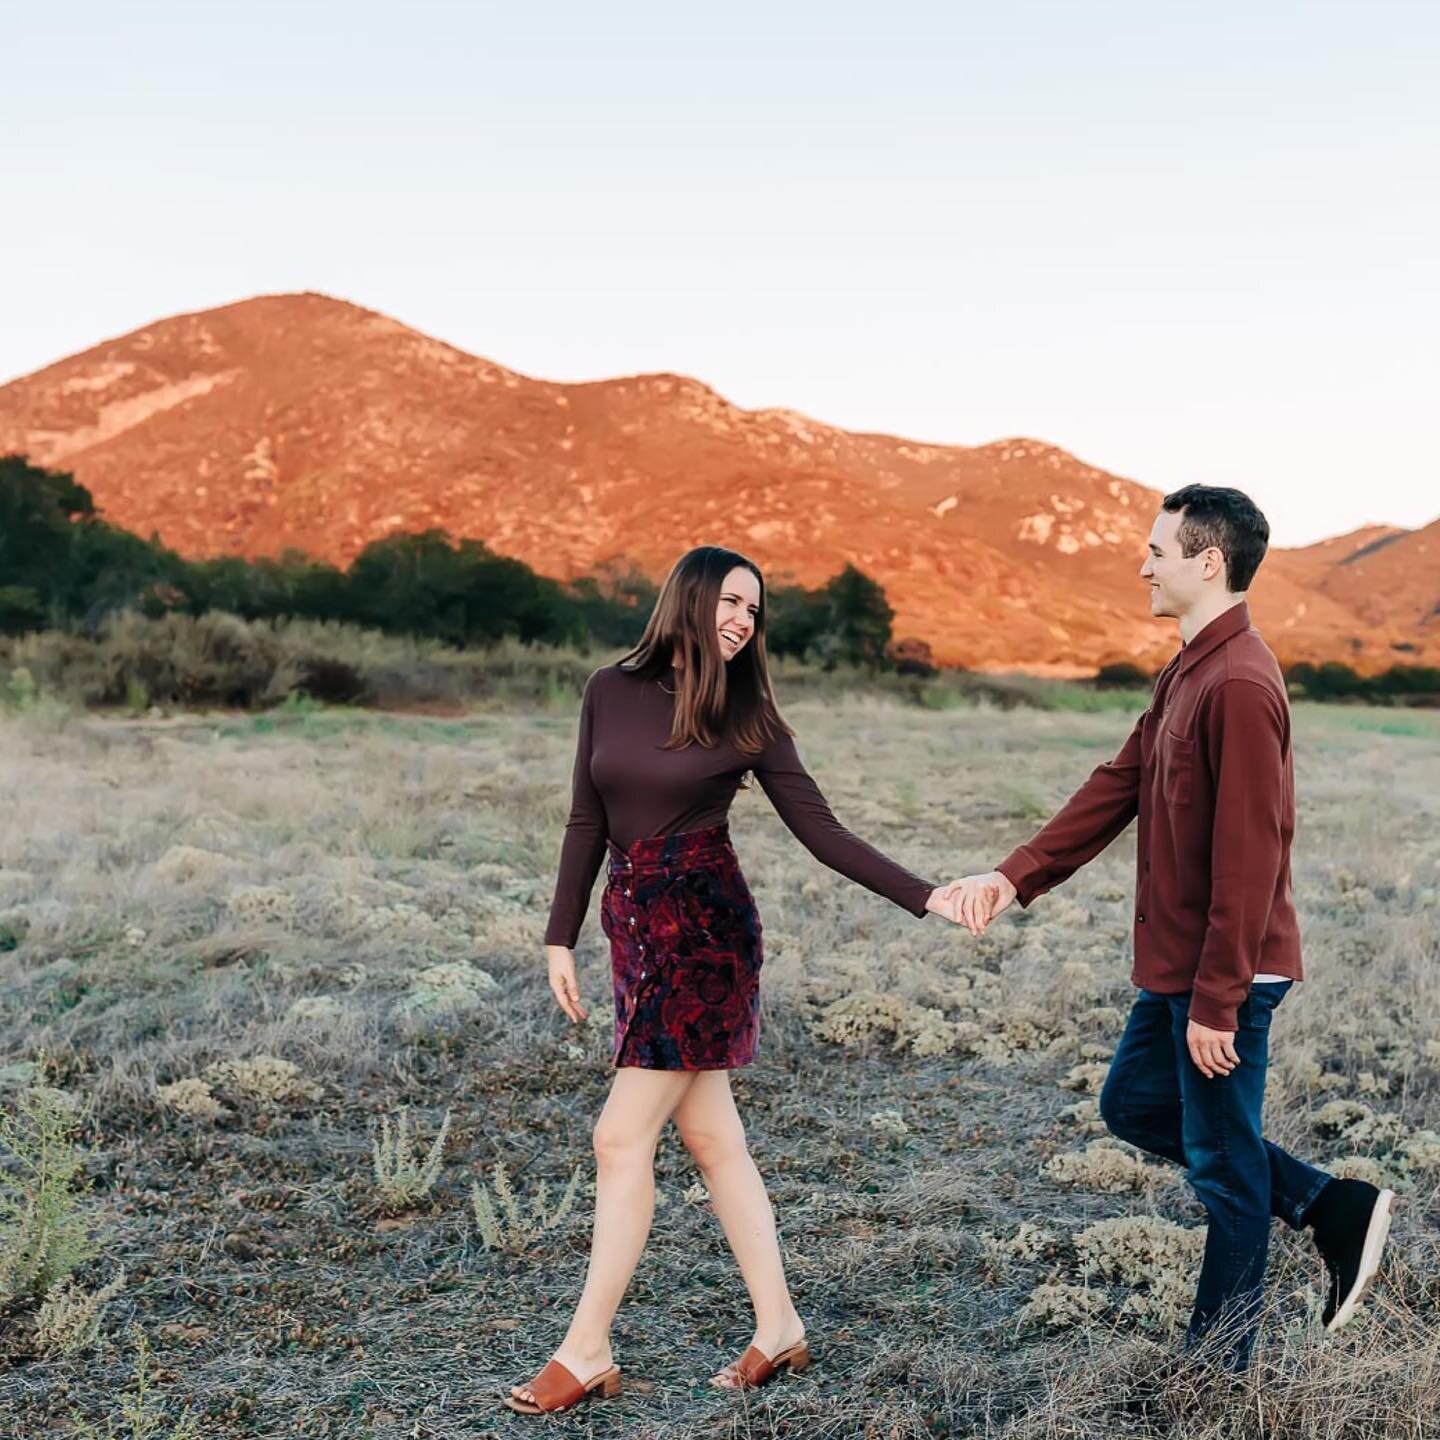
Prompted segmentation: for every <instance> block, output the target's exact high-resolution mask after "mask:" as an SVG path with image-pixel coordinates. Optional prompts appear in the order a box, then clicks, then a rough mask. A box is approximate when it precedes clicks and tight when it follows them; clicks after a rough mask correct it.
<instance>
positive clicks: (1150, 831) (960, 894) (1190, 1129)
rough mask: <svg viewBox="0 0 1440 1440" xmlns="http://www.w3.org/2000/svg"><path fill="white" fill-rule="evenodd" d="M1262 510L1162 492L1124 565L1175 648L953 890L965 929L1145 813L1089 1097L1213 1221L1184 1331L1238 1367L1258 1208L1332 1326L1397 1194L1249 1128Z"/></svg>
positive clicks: (1263, 1242) (1264, 839) (1256, 960)
mask: <svg viewBox="0 0 1440 1440" xmlns="http://www.w3.org/2000/svg"><path fill="white" fill-rule="evenodd" d="M1269 538H1270V528H1269V526H1268V524H1267V523H1266V521H1265V517H1264V516H1263V515H1262V514H1261V513H1260V511H1259V510H1258V509H1257V508H1256V507H1255V505H1254V503H1253V502H1252V501H1251V500H1250V499H1249V498H1248V497H1247V496H1245V495H1243V494H1241V493H1240V491H1238V490H1230V489H1221V488H1215V487H1211V486H1205V485H1190V486H1187V487H1186V488H1185V489H1183V490H1177V491H1176V492H1175V493H1174V494H1173V495H1167V496H1166V497H1165V499H1164V502H1163V506H1162V509H1161V511H1160V513H1159V515H1158V516H1157V517H1156V519H1155V524H1154V527H1153V529H1152V530H1151V534H1150V544H1149V553H1148V556H1147V558H1146V560H1145V564H1144V565H1143V567H1142V568H1141V570H1140V575H1141V578H1142V579H1144V580H1145V581H1146V582H1147V583H1148V584H1149V586H1150V608H1151V612H1152V613H1153V614H1155V615H1164V616H1169V617H1172V618H1174V619H1175V620H1177V621H1178V622H1179V627H1180V638H1181V640H1182V641H1183V645H1182V648H1181V649H1180V652H1179V653H1178V654H1177V655H1176V656H1175V657H1174V659H1172V660H1171V661H1170V663H1169V664H1168V665H1167V666H1166V667H1165V669H1164V670H1163V671H1161V673H1160V676H1159V679H1158V680H1157V681H1156V682H1155V692H1154V696H1153V699H1152V701H1151V704H1150V708H1149V709H1148V710H1147V711H1146V712H1145V713H1144V714H1143V715H1142V716H1141V717H1140V719H1139V721H1138V722H1137V723H1136V725H1135V728H1134V730H1133V731H1132V732H1131V734H1130V738H1129V739H1128V740H1126V742H1125V744H1124V745H1123V746H1122V747H1121V749H1120V753H1119V754H1118V755H1117V756H1116V757H1115V758H1114V760H1112V761H1110V762H1109V763H1108V764H1106V765H1101V766H1099V767H1098V768H1097V769H1096V770H1095V771H1094V773H1093V774H1092V775H1091V776H1090V778H1089V779H1088V780H1087V781H1086V782H1085V784H1084V785H1082V786H1081V787H1080V789H1079V790H1077V791H1076V792H1075V794H1074V795H1072V796H1071V797H1070V799H1069V800H1068V801H1067V802H1066V803H1065V805H1064V806H1063V807H1062V808H1061V809H1060V810H1059V811H1058V812H1057V813H1056V815H1055V816H1054V817H1053V818H1052V819H1051V820H1050V821H1049V822H1048V823H1047V824H1046V825H1045V826H1044V827H1043V828H1042V829H1041V830H1040V831H1039V833H1038V834H1036V835H1035V836H1034V838H1033V839H1031V840H1030V841H1029V842H1028V843H1027V844H1024V845H1021V846H1020V847H1019V848H1018V849H1017V850H1015V851H1013V852H1012V853H1011V854H1010V855H1009V856H1007V857H1006V859H1004V860H1002V861H1001V862H1000V864H999V865H998V866H997V867H996V868H995V870H993V871H991V872H990V873H989V874H986V875H973V876H969V877H967V878H966V879H964V880H959V881H955V882H954V883H953V885H952V886H950V887H949V891H950V893H951V894H952V897H953V901H954V905H955V909H956V911H957V913H958V914H959V916H960V918H961V919H962V921H963V922H964V923H966V924H967V925H969V926H970V927H971V929H972V930H974V931H975V932H976V933H977V934H978V933H983V931H984V929H985V926H986V925H988V924H989V922H990V921H991V920H992V919H994V918H995V916H996V915H998V914H999V913H1000V912H1001V911H1002V910H1004V909H1005V908H1006V907H1007V906H1008V905H1009V904H1010V903H1011V901H1012V900H1016V899H1018V900H1019V901H1020V903H1021V904H1022V905H1029V903H1030V902H1031V901H1032V900H1034V899H1035V898H1036V897H1037V896H1039V895H1043V894H1044V893H1045V892H1046V891H1047V890H1049V889H1051V888H1052V887H1054V886H1056V885H1058V884H1060V883H1061V882H1062V881H1063V880H1065V879H1067V878H1068V877H1069V876H1070V875H1072V874H1074V872H1075V871H1076V870H1078V869H1079V868H1080V867H1081V866H1082V865H1084V864H1085V863H1086V862H1088V861H1090V860H1093V859H1094V858H1095V856H1096V855H1098V854H1099V853H1100V852H1101V851H1102V850H1103V849H1104V848H1105V847H1106V846H1107V845H1109V844H1110V842H1111V841H1112V840H1114V839H1115V838H1116V836H1118V835H1119V834H1120V833H1121V832H1122V831H1123V830H1124V829H1125V828H1126V827H1127V826H1128V825H1129V823H1130V821H1131V820H1132V819H1134V818H1135V817H1136V816H1138V817H1139V821H1140V828H1139V837H1138V850H1137V862H1138V865H1137V871H1138V873H1137V884H1136V895H1135V925H1134V933H1135V968H1134V976H1133V978H1134V981H1135V983H1136V985H1137V986H1139V987H1140V994H1139V996H1138V998H1137V999H1136V1001H1135V1005H1134V1008H1133V1009H1132V1010H1131V1012H1130V1018H1129V1020H1128V1022H1127V1024H1126V1027H1125V1033H1124V1035H1123V1037H1122V1038H1121V1041H1120V1045H1119V1048H1118V1049H1117V1050H1116V1052H1115V1058H1114V1060H1113V1061H1112V1062H1111V1066H1110V1073H1109V1076H1108V1078H1107V1079H1106V1082H1105V1087H1104V1090H1103V1093H1102V1094H1101V1097H1100V1113H1101V1115H1102V1117H1103V1118H1104V1120H1105V1123H1106V1125H1107V1126H1108V1127H1109V1129H1110V1130H1111V1131H1112V1132H1113V1133H1114V1134H1115V1135H1118V1136H1119V1137H1120V1138H1121V1139H1122V1140H1127V1141H1129V1142H1130V1143H1131V1144H1133V1145H1136V1146H1139V1147H1140V1148H1141V1149H1143V1150H1147V1151H1149V1152H1150V1153H1152V1154H1155V1155H1160V1156H1163V1157H1165V1158H1166V1159H1168V1160H1172V1161H1175V1162H1176V1163H1178V1164H1181V1165H1184V1166H1185V1167H1186V1168H1187V1170H1188V1172H1189V1174H1188V1178H1189V1181H1190V1183H1191V1185H1192V1186H1193V1187H1194V1189H1195V1191H1196V1193H1197V1194H1198V1195H1199V1197H1200V1200H1201V1202H1202V1204H1203V1205H1204V1206H1205V1210H1206V1213H1207V1216H1208V1219H1209V1226H1208V1230H1207V1235H1206V1243H1205V1257H1204V1261H1203V1263H1202V1266H1201V1270H1200V1281H1199V1287H1198V1290H1197V1292H1196V1297H1195V1308H1194V1312H1193V1314H1192V1316H1191V1320H1190V1325H1189V1329H1188V1332H1187V1335H1186V1346H1187V1349H1189V1348H1192V1347H1197V1346H1199V1345H1200V1343H1201V1342H1202V1341H1204V1343H1205V1347H1206V1348H1207V1349H1211V1348H1212V1347H1213V1350H1214V1352H1215V1353H1216V1354H1217V1355H1218V1356H1219V1357H1220V1359H1221V1360H1222V1363H1224V1364H1225V1365H1226V1366H1227V1367H1228V1368H1230V1369H1234V1370H1243V1369H1244V1368H1245V1367H1246V1366H1248V1364H1249V1362H1250V1358H1251V1353H1252V1350H1253V1347H1254V1343H1255V1333H1256V1330H1257V1328H1258V1319H1259V1310H1260V1303H1261V1296H1262V1290H1263V1283H1264V1275H1265V1262H1266V1254H1267V1248H1268V1243H1269V1232H1270V1217H1271V1216H1272V1215H1275V1216H1279V1218H1280V1219H1282V1220H1284V1221H1285V1222H1286V1223H1288V1224H1289V1225H1291V1226H1293V1227H1295V1228H1297V1229H1298V1228H1301V1227H1308V1228H1309V1229H1310V1230H1311V1232H1312V1234H1313V1236H1314V1239H1315V1243H1316V1246H1317V1247H1318V1249H1319V1251H1320V1255H1321V1257H1322V1258H1323V1260H1324V1262H1325V1266H1326V1269H1327V1271H1328V1274H1329V1294H1328V1296H1327V1299H1326V1304H1325V1312H1324V1324H1325V1328H1326V1329H1327V1330H1337V1329H1339V1328H1340V1326H1341V1325H1343V1324H1345V1322H1346V1321H1347V1320H1349V1318H1350V1317H1351V1315H1352V1314H1353V1313H1354V1311H1355V1307H1356V1305H1357V1303H1358V1302H1359V1299H1360V1296H1361V1294H1362V1293H1363V1292H1364V1290H1365V1287H1366V1285H1367V1284H1368V1283H1369V1281H1370V1280H1371V1278H1372V1277H1373V1276H1374V1274H1375V1272H1376V1270H1377V1268H1378V1266H1379V1260H1380V1252H1381V1250H1382V1249H1383V1247H1384V1244H1385V1239H1386V1236H1387V1234H1388V1232H1389V1228H1390V1214H1391V1208H1392V1205H1393V1202H1394V1195H1393V1193H1392V1192H1391V1191H1389V1190H1378V1189H1376V1187H1375V1186H1373V1185H1368V1184H1365V1183H1364V1182H1362V1181H1358V1180H1345V1179H1334V1178H1332V1177H1330V1176H1328V1175H1326V1174H1325V1173H1324V1172H1322V1171H1320V1170H1316V1169H1314V1168H1313V1167H1312V1166H1310V1165H1307V1164H1305V1163H1304V1162H1303V1161H1301V1160H1297V1159H1296V1158H1295V1157H1294V1156H1292V1155H1288V1154H1286V1153H1285V1151H1283V1150H1281V1149H1280V1148H1279V1147H1278V1146H1276V1145H1273V1144H1271V1143H1270V1142H1269V1141H1267V1140H1266V1139H1265V1138H1264V1136H1263V1135H1262V1133H1261V1128H1260V1112H1261V1106H1262V1103H1263V1101H1264V1095H1265V1070H1266V1059H1267V1050H1268V1030H1269V1025H1270V1016H1271V1012H1272V1011H1273V1010H1274V1009H1275V1007H1276V1006H1277V1005H1278V1004H1279V1003H1280V1001H1281V1000H1282V999H1283V998H1284V995H1285V993H1286V992H1287V991H1288V990H1289V988H1290V986H1291V984H1292V983H1293V982H1294V981H1296V980H1299V979H1300V978H1301V977H1302V969H1301V961H1300V931H1299V925H1298V923H1297V920H1296V916H1295V905H1294V901H1293V899H1292V897H1291V891H1290V841H1291V836H1292V835H1293V833H1294V828H1295V785H1294V769H1293V764H1292V759H1291V751H1290V710H1289V705H1288V703H1287V701H1286V693H1285V683H1284V679H1283V678H1282V676H1281V673H1280V667H1279V665H1278V664H1277V663H1276V660H1275V657H1274V655H1273V654H1271V652H1270V650H1269V648H1268V647H1267V646H1266V644H1265V642H1264V641H1263V640H1262V639H1261V638H1260V634H1259V632H1258V631H1257V630H1255V629H1254V628H1253V627H1252V625H1251V623H1250V612H1249V608H1248V606H1247V605H1246V603H1245V602H1246V592H1247V589H1248V587H1249V585H1250V582H1251V579H1252V578H1253V576H1254V574H1255V571H1256V569H1257V568H1258V566H1259V564H1260V562H1261V560H1262V559H1263V558H1264V556H1265V551H1266V547H1267V544H1268V542H1269Z"/></svg>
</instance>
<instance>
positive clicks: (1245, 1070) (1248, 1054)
mask: <svg viewBox="0 0 1440 1440" xmlns="http://www.w3.org/2000/svg"><path fill="white" fill-rule="evenodd" d="M1289 989H1290V981H1288V980H1284V981H1267V982H1265V983H1263V984H1256V985H1252V986H1251V987H1250V994H1249V996H1248V998H1247V999H1246V1000H1245V1003H1244V1004H1243V1005H1241V1007H1240V1012H1239V1017H1238V1025H1239V1028H1238V1029H1237V1031H1236V1033H1235V1040H1234V1044H1235V1052H1236V1054H1238V1055H1239V1057H1240V1064H1239V1065H1237V1066H1236V1067H1235V1069H1234V1070H1232V1071H1231V1072H1230V1074H1228V1075H1217V1076H1216V1077H1215V1078H1213V1079H1209V1080H1207V1079H1206V1078H1205V1076H1204V1075H1202V1074H1201V1073H1200V1071H1199V1070H1198V1069H1197V1068H1196V1066H1195V1062H1194V1061H1193V1060H1191V1058H1190V1050H1189V1047H1188V1046H1187V1045H1186V1043H1185V1028H1186V1025H1187V1024H1188V1023H1189V1019H1190V995H1189V992H1188V991H1187V992H1184V993H1182V994H1179V995H1157V994H1155V993H1154V992H1153V991H1150V990H1142V991H1141V992H1140V994H1139V997H1138V998H1137V999H1136V1001H1135V1005H1134V1007H1133V1008H1132V1009H1131V1011H1130V1018H1129V1020H1128V1021H1127V1022H1126V1025H1125V1033H1124V1035H1123V1036H1121V1039H1120V1044H1119V1046H1118V1047H1117V1048H1116V1051H1115V1058H1114V1059H1113V1060H1112V1061H1111V1063H1110V1073H1109V1075H1108V1076H1107V1078H1106V1080H1105V1088H1104V1090H1103V1092H1102V1093H1101V1095H1100V1114H1101V1116H1102V1117H1103V1119H1104V1121H1105V1124H1106V1125H1107V1126H1108V1127H1109V1129H1110V1131H1111V1133H1112V1134H1114V1135H1117V1136H1119V1138H1120V1139H1121V1140H1126V1141H1128V1142H1129V1143H1130V1144H1131V1145H1135V1146H1138V1147H1139V1148H1140V1149H1141V1150H1146V1151H1149V1152H1150V1154H1152V1155H1159V1156H1162V1157H1163V1158H1165V1159H1166V1160H1173V1161H1174V1162H1175V1163H1176V1164H1177V1165H1183V1166H1185V1168H1186V1170H1187V1171H1188V1172H1189V1174H1188V1179H1189V1181H1190V1184H1191V1186H1192V1188H1193V1189H1194V1191H1195V1193H1196V1194H1197V1195H1198V1196H1199V1197H1200V1203H1201V1204H1202V1205H1204V1207H1205V1212H1206V1214H1207V1216H1208V1217H1209V1222H1210V1223H1209V1227H1208V1229H1207V1231H1206V1236H1205V1259H1204V1262H1203V1263H1202V1265H1201V1267H1200V1283H1199V1286H1198V1288H1197V1290H1196V1293H1195V1310H1194V1313H1193V1314H1192V1315H1191V1317H1190V1327H1189V1329H1188V1331H1187V1332H1186V1337H1185V1339H1186V1345H1187V1347H1194V1346H1197V1345H1199V1344H1200V1343H1201V1341H1202V1340H1203V1341H1205V1342H1206V1345H1207V1348H1208V1347H1209V1345H1211V1344H1213V1345H1215V1346H1216V1347H1217V1349H1218V1353H1219V1355H1220V1358H1221V1361H1222V1363H1223V1364H1225V1365H1226V1366H1227V1367H1228V1368H1230V1369H1233V1370H1243V1369H1245V1368H1246V1367H1247V1366H1248V1365H1249V1363H1250V1358H1251V1354H1252V1352H1253V1350H1254V1347H1255V1332H1256V1330H1257V1328H1258V1324H1259V1313H1260V1305H1261V1300H1262V1296H1263V1292H1264V1283H1265V1262H1266V1258H1267V1254H1268V1250H1269V1245H1270V1217H1271V1216H1272V1215H1273V1216H1278V1217H1279V1218H1280V1219H1281V1220H1284V1221H1285V1222H1286V1224H1288V1225H1290V1226H1292V1227H1294V1228H1296V1229H1298V1228H1299V1227H1300V1225H1301V1223H1302V1217H1303V1216H1304V1214H1305V1211H1306V1210H1307V1209H1308V1208H1309V1206H1310V1203H1311V1202H1312V1201H1313V1200H1314V1199H1315V1197H1316V1196H1317V1195H1318V1194H1319V1193H1320V1191H1321V1189H1323V1188H1324V1186H1325V1184H1326V1182H1327V1181H1328V1180H1329V1179H1330V1177H1329V1176H1328V1175H1326V1174H1325V1173H1324V1172H1323V1171H1321V1170H1317V1169H1315V1168H1314V1166H1311V1165H1307V1164H1305V1162H1304V1161H1303V1160H1297V1159H1296V1158H1295V1157H1294V1156H1293V1155H1288V1154H1286V1152H1285V1151H1284V1150H1282V1149H1280V1147H1279V1146H1278V1145H1272V1144H1271V1143H1270V1142H1269V1141H1268V1140H1267V1139H1265V1137H1264V1135H1262V1134H1261V1132H1260V1111H1261V1107H1262V1106H1263V1105H1264V1102H1265V1071H1266V1066H1267V1062H1268V1058H1269V1041H1270V1016H1271V1014H1272V1012H1273V1011H1274V1009H1275V1007H1276V1006H1277V1005H1278V1004H1279V1003H1280V1002H1281V1000H1283V999H1284V998H1285V994H1286V992H1287V991H1288V990H1289Z"/></svg>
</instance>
